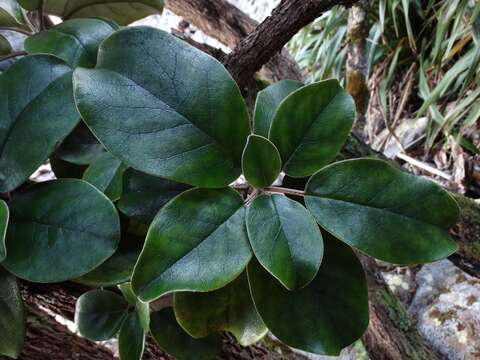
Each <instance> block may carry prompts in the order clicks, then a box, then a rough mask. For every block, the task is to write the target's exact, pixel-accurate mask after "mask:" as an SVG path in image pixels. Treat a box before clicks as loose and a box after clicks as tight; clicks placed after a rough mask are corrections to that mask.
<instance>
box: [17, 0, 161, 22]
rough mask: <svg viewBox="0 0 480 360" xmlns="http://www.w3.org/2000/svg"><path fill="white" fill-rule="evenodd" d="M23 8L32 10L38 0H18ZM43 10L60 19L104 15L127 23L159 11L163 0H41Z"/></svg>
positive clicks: (38, 4)
mask: <svg viewBox="0 0 480 360" xmlns="http://www.w3.org/2000/svg"><path fill="white" fill-rule="evenodd" d="M19 2H20V4H22V6H23V7H24V8H25V9H28V10H34V9H37V8H38V7H39V6H40V4H41V3H40V1H39V0H19ZM43 4H44V5H43V6H44V11H45V12H46V13H47V14H51V15H56V16H59V17H61V18H62V19H64V20H66V19H72V18H86V17H93V16H99V17H105V18H107V19H112V20H114V21H116V22H117V23H118V24H120V25H128V24H130V23H131V22H134V21H135V20H139V19H142V18H144V17H146V16H148V15H152V14H158V13H161V12H162V10H163V0H43Z"/></svg>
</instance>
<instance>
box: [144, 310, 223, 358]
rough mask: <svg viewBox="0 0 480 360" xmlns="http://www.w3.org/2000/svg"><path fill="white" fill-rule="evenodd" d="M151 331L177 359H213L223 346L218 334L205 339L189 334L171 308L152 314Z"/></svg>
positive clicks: (162, 346) (157, 341)
mask: <svg viewBox="0 0 480 360" xmlns="http://www.w3.org/2000/svg"><path fill="white" fill-rule="evenodd" d="M150 331H151V332H152V335H153V338H154V339H155V342H156V343H157V344H158V346H159V347H160V348H161V349H162V350H164V351H166V352H167V353H169V354H170V355H172V356H174V357H175V359H177V360H213V359H215V358H216V355H217V354H218V353H219V352H220V349H221V347H222V340H221V339H220V336H219V335H218V334H212V335H210V336H208V337H205V338H203V339H194V338H192V337H191V336H190V335H188V334H187V333H186V332H185V331H184V330H183V329H182V328H181V327H180V326H179V325H178V324H177V321H176V320H175V315H174V314H173V311H172V309H171V308H164V309H162V310H160V311H158V312H156V313H153V314H152V322H151V324H150Z"/></svg>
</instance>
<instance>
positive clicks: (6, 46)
mask: <svg viewBox="0 0 480 360" xmlns="http://www.w3.org/2000/svg"><path fill="white" fill-rule="evenodd" d="M11 52H12V46H11V45H10V42H9V41H8V40H7V39H6V38H5V37H4V36H2V34H0V55H7V54H10V53H11Z"/></svg>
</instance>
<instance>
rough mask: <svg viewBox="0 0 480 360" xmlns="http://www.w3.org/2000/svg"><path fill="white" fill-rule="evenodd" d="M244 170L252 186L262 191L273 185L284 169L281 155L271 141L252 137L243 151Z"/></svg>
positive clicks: (260, 137) (255, 136) (256, 136)
mask: <svg viewBox="0 0 480 360" xmlns="http://www.w3.org/2000/svg"><path fill="white" fill-rule="evenodd" d="M242 169H243V175H244V176H245V178H246V179H247V181H248V182H249V183H250V184H251V185H252V186H254V187H256V188H258V189H261V188H264V187H266V186H269V185H272V183H273V182H274V181H275V179H276V178H277V177H278V175H280V170H281V169H282V161H281V160H280V154H279V153H278V150H277V148H276V147H275V145H273V144H272V143H271V142H270V140H268V139H266V138H264V137H262V136H258V135H250V136H249V137H248V140H247V145H246V146H245V150H244V151H243V156H242Z"/></svg>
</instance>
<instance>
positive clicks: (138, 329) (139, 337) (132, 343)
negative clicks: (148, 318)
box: [118, 311, 145, 360]
mask: <svg viewBox="0 0 480 360" xmlns="http://www.w3.org/2000/svg"><path fill="white" fill-rule="evenodd" d="M144 347H145V330H144V329H143V327H142V324H141V321H140V318H139V316H138V313H137V312H136V311H134V312H131V313H129V314H128V315H127V318H126V319H125V321H124V323H123V325H122V328H121V329H120V333H119V335H118V352H119V355H120V360H140V359H141V358H142V354H143V350H144Z"/></svg>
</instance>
